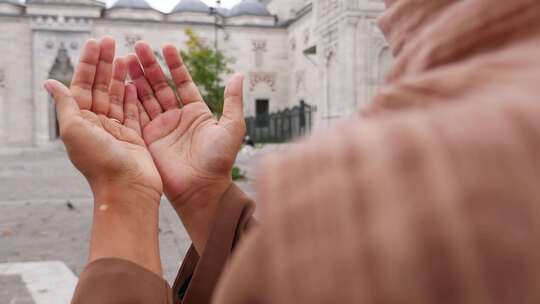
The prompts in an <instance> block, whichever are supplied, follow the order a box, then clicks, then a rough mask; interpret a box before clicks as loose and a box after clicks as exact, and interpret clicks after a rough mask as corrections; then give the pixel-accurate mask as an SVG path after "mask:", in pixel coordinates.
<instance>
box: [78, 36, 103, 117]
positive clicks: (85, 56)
mask: <svg viewBox="0 0 540 304" xmlns="http://www.w3.org/2000/svg"><path fill="white" fill-rule="evenodd" d="M99 54H100V45H99V43H98V42H97V41H96V40H95V39H90V40H88V41H87V42H86V44H85V45H84V47H83V50H82V52H81V57H80V59H79V64H78V65H77V68H76V69H75V74H73V79H72V81H71V92H72V94H73V98H75V100H76V101H77V103H78V104H79V107H80V109H81V110H90V109H91V108H92V88H93V87H94V80H95V77H96V70H97V65H98V63H99Z"/></svg>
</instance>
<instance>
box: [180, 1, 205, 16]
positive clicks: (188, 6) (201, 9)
mask: <svg viewBox="0 0 540 304" xmlns="http://www.w3.org/2000/svg"><path fill="white" fill-rule="evenodd" d="M186 12H189V13H205V14H208V13H209V12H210V8H209V7H208V5H206V4H204V2H202V1H201V0H181V1H180V3H178V4H177V5H176V6H175V8H174V9H173V10H172V12H171V13H172V14H174V13H186Z"/></svg>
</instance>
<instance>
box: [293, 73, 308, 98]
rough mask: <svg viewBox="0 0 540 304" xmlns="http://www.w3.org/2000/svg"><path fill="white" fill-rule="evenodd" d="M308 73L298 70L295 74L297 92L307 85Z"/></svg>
mask: <svg viewBox="0 0 540 304" xmlns="http://www.w3.org/2000/svg"><path fill="white" fill-rule="evenodd" d="M305 79H306V73H305V72H304V71H298V72H296V75H295V82H296V93H298V92H300V90H301V89H302V88H303V87H304V86H305Z"/></svg>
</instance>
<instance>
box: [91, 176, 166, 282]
mask: <svg viewBox="0 0 540 304" xmlns="http://www.w3.org/2000/svg"><path fill="white" fill-rule="evenodd" d="M92 189H93V191H94V200H95V202H94V203H95V205H94V219H93V225H92V236H91V242H90V261H91V262H92V261H95V260H98V259H102V258H121V259H125V260H128V261H131V262H134V263H136V264H138V265H140V266H142V267H144V268H146V269H148V270H150V271H152V272H154V273H157V274H158V275H161V274H162V269H161V261H160V257H159V239H158V237H159V236H158V231H159V228H158V227H159V201H160V195H159V193H158V192H156V191H151V190H149V189H147V188H145V187H139V186H136V185H125V184H121V183H109V184H107V185H106V186H103V187H92Z"/></svg>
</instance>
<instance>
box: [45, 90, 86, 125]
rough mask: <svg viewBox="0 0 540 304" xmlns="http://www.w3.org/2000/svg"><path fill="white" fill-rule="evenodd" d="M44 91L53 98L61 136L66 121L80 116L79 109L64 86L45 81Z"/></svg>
mask: <svg viewBox="0 0 540 304" xmlns="http://www.w3.org/2000/svg"><path fill="white" fill-rule="evenodd" d="M44 87H45V89H46V90H47V92H49V94H51V95H52V96H53V98H54V102H55V104H56V112H57V113H58V122H59V124H60V130H61V134H63V132H62V130H63V128H64V126H65V124H66V123H67V121H68V120H69V119H70V118H71V117H74V116H77V115H79V114H80V108H79V105H78V104H77V101H76V100H75V98H73V95H72V93H71V91H70V89H68V88H67V87H66V86H65V85H63V84H62V83H60V82H58V81H56V80H47V81H46V82H45V84H44Z"/></svg>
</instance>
